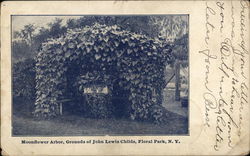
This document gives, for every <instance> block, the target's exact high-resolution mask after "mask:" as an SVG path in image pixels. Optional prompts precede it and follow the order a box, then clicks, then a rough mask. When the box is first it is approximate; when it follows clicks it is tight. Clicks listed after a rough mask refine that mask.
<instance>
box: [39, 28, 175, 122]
mask: <svg viewBox="0 0 250 156" xmlns="http://www.w3.org/2000/svg"><path fill="white" fill-rule="evenodd" d="M172 60H173V56H172V53H171V47H170V45H168V44H166V43H165V40H162V39H151V38H149V37H148V36H145V35H143V34H136V33H132V32H129V31H125V30H122V29H121V28H119V27H117V26H116V25H114V26H106V25H100V24H95V25H93V26H91V27H88V26H86V27H84V28H82V29H73V30H72V29H70V30H68V32H67V33H66V34H64V35H62V36H60V37H59V38H54V39H50V40H48V41H47V42H46V43H43V44H42V47H41V50H40V51H39V52H38V54H37V56H36V102H35V111H34V114H35V116H37V117H42V118H51V117H55V116H57V115H59V114H60V106H61V105H62V103H63V99H65V98H66V97H72V95H70V94H74V96H75V97H81V96H85V95H87V96H90V97H89V99H93V98H94V100H92V101H91V102H86V105H84V108H83V109H85V112H92V116H93V117H101V118H102V117H109V116H110V115H111V116H112V114H114V112H115V111H116V107H115V106H113V105H115V103H112V102H106V104H104V106H105V105H109V106H107V107H106V106H105V109H103V110H104V111H103V112H102V113H103V115H101V116H100V115H98V112H100V111H95V109H97V108H100V107H99V106H94V105H99V103H100V102H101V101H105V100H107V101H110V98H112V95H113V94H114V93H115V92H117V91H118V90H123V91H124V92H126V93H128V94H127V100H128V103H126V105H127V106H126V108H127V109H124V111H127V113H128V114H129V117H130V118H131V119H133V120H134V119H137V120H154V121H161V120H162V119H163V118H164V116H165V113H164V109H163V107H162V106H161V100H162V90H163V88H164V87H165V83H166V82H165V78H164V70H165V66H166V64H168V63H169V62H170V61H172ZM95 86H101V87H99V90H100V91H98V89H96V90H97V91H93V89H91V88H94V87H95ZM117 88H118V89H117ZM103 89H105V90H103ZM84 91H85V92H86V94H83V92H84ZM102 92H103V93H104V92H105V93H106V92H107V93H108V94H101V93H102ZM90 93H93V94H92V95H91V94H90ZM97 93H98V94H97ZM99 95H100V96H102V98H100V96H99ZM99 98H100V100H98V99H99ZM79 99H81V98H79ZM85 100H86V98H85ZM88 103H89V104H88ZM90 103H91V104H90ZM85 106H86V107H85ZM75 109H77V108H75ZM95 113H96V114H95Z"/></svg>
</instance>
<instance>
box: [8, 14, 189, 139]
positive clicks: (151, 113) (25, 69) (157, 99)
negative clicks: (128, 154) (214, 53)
mask: <svg viewBox="0 0 250 156" xmlns="http://www.w3.org/2000/svg"><path fill="white" fill-rule="evenodd" d="M11 44H12V45H11V74H12V76H11V77H12V80H11V85H12V87H11V94H12V95H11V96H12V97H11V98H12V107H11V109H12V114H11V125H12V136H17V137H26V136H27V137H30V136H104V135H111V136H112V135H115V136H133V135H134V136H140V135H142V136H155V135H165V136H168V135H175V136H178V135H182V136H188V135H189V105H190V103H189V102H190V100H189V15H188V14H160V15H157V14H156V15H136V14H135V15H12V16H11Z"/></svg>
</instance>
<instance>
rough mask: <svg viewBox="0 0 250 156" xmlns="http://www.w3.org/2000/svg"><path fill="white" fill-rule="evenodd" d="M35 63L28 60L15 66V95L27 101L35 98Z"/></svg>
mask: <svg viewBox="0 0 250 156" xmlns="http://www.w3.org/2000/svg"><path fill="white" fill-rule="evenodd" d="M34 67H35V61H34V60H32V59H26V60H24V61H22V62H18V63H16V64H14V65H13V81H12V82H13V95H14V97H24V98H25V99H33V100H34V98H35V69H34Z"/></svg>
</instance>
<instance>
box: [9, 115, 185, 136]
mask: <svg viewBox="0 0 250 156" xmlns="http://www.w3.org/2000/svg"><path fill="white" fill-rule="evenodd" d="M12 120H13V135H14V136H81V135H156V134H160V135H163V134H164V135H173V134H179V135H187V134H188V125H187V124H188V122H187V118H184V117H182V116H180V115H178V114H175V113H172V114H171V119H169V121H168V123H166V124H164V125H155V124H153V123H148V122H139V121H131V120H128V119H91V118H84V117H79V116H76V115H64V116H60V117H57V118H54V119H51V120H35V119H33V118H29V117H24V116H19V115H18V116H17V115H14V116H13V119H12Z"/></svg>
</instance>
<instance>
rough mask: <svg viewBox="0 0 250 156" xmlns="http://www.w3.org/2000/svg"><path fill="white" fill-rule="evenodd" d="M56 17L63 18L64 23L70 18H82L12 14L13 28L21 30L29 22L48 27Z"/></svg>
mask: <svg viewBox="0 0 250 156" xmlns="http://www.w3.org/2000/svg"><path fill="white" fill-rule="evenodd" d="M55 18H61V19H63V21H62V24H66V21H67V20H68V19H70V18H80V16H12V30H13V31H19V30H22V29H23V28H24V26H25V25H27V24H33V25H35V26H37V27H47V25H48V24H49V23H50V22H52V21H53V20H54V19H55Z"/></svg>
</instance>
